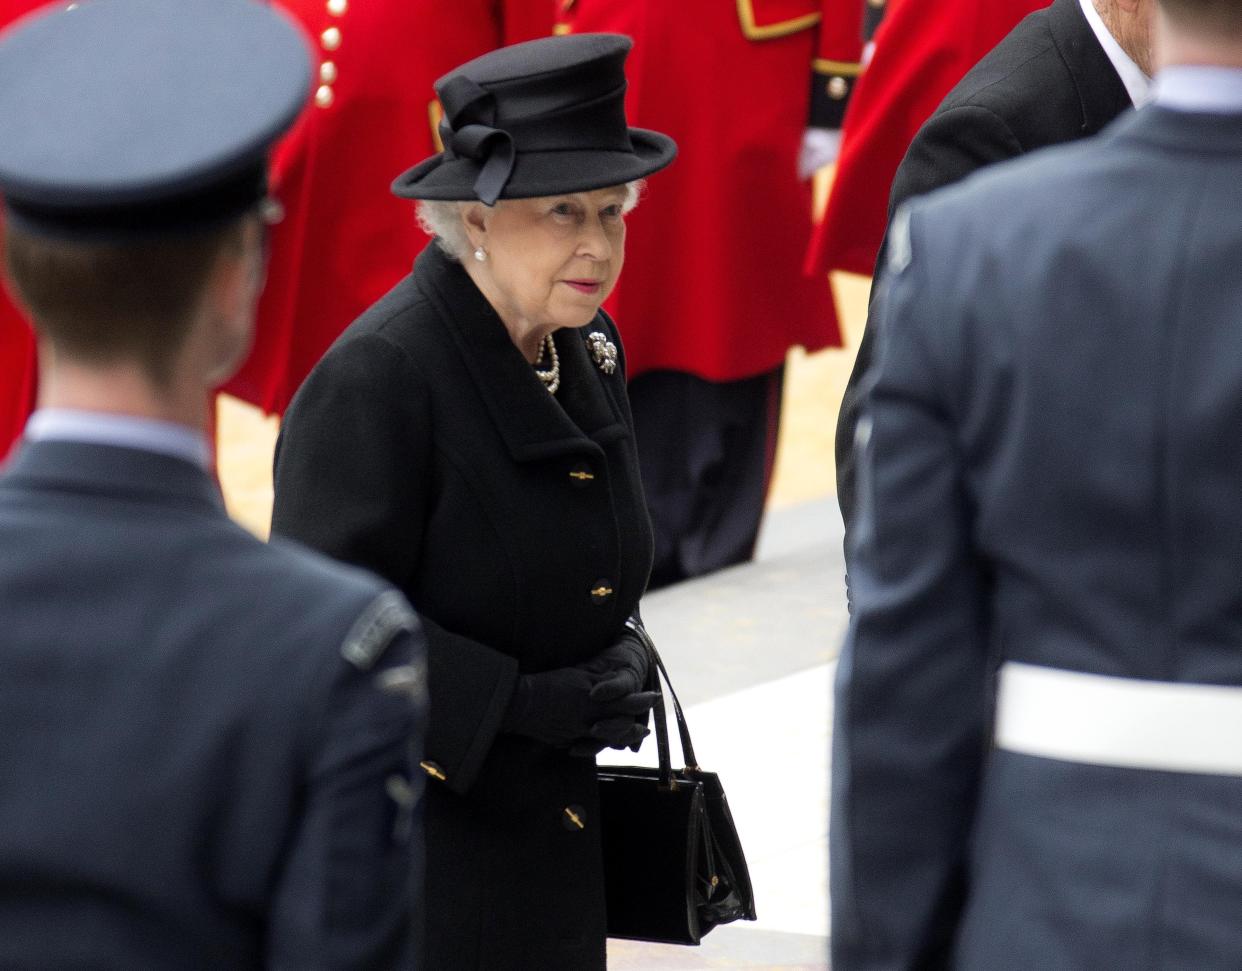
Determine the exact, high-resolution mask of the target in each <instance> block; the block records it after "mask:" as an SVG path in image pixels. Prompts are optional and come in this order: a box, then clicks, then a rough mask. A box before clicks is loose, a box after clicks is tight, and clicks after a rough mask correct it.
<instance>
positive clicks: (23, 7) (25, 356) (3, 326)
mask: <svg viewBox="0 0 1242 971" xmlns="http://www.w3.org/2000/svg"><path fill="white" fill-rule="evenodd" d="M43 3H44V0H0V30H3V29H4V28H5V27H7V26H8V25H9V24H11V23H12V22H13V21H15V20H17V18H18V17H21V16H24V15H25V14H27V13H29V12H30V11H32V10H35V9H37V8H39V7H41V6H43ZM2 230H3V222H2V220H0V231H2ZM37 384H38V368H37V361H36V359H35V338H34V332H33V331H32V330H31V329H30V324H29V323H28V322H27V320H26V317H25V315H24V314H23V313H22V312H21V311H19V310H18V309H17V306H16V304H15V303H14V302H13V299H12V297H10V296H9V294H8V292H7V291H6V290H5V288H4V284H3V282H2V281H0V461H2V460H3V459H4V458H5V456H6V455H8V453H9V451H10V450H11V449H12V447H13V445H14V443H15V442H16V441H17V439H18V438H20V437H21V434H22V430H23V429H24V428H25V427H26V419H27V418H28V417H29V416H30V412H31V411H33V410H34V404H35V389H36V387H37Z"/></svg>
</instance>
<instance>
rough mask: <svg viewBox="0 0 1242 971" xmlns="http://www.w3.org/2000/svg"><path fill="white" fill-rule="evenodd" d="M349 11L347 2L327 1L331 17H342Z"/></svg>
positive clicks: (347, 0)
mask: <svg viewBox="0 0 1242 971" xmlns="http://www.w3.org/2000/svg"><path fill="white" fill-rule="evenodd" d="M348 9H349V0H328V13H330V14H332V16H333V17H343V16H344V15H345V11H346V10H348Z"/></svg>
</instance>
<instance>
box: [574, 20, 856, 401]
mask: <svg viewBox="0 0 1242 971" xmlns="http://www.w3.org/2000/svg"><path fill="white" fill-rule="evenodd" d="M567 6H568V8H569V9H568V10H566V12H565V13H564V14H563V23H562V26H561V29H562V30H572V31H574V32H575V33H585V32H595V31H608V32H615V33H621V34H628V35H629V36H631V37H633V38H634V50H633V53H632V54H631V56H630V59H629V64H628V70H627V74H628V77H629V81H630V88H629V94H628V97H627V114H628V116H629V121H630V124H632V125H636V126H638V127H641V128H652V129H655V130H656V131H661V132H664V133H666V134H668V135H671V136H672V137H673V138H674V139H676V141H677V144H678V148H679V156H678V159H677V161H676V162H674V164H673V165H672V166H671V167H670V168H669V169H668V170H666V171H665V172H662V173H661V174H660V176H659V177H658V178H655V179H652V180H651V183H650V185H649V187H648V190H647V193H646V198H645V199H644V201H643V202H642V204H641V205H640V206H639V207H638V209H637V210H635V212H634V213H633V214H632V215H631V216H630V217H629V218H628V221H627V222H628V234H629V235H628V242H627V245H626V264H625V270H624V272H623V273H622V275H621V280H620V282H619V284H618V285H617V288H616V290H615V291H614V293H613V295H612V297H611V298H610V300H609V303H608V309H609V310H610V311H611V312H612V313H613V314H614V316H615V317H616V319H617V322H618V325H619V326H620V328H621V332H622V334H623V336H624V337H625V347H626V356H627V360H628V367H629V374H630V377H631V378H633V377H636V376H638V375H641V374H642V373H643V372H646V371H653V370H660V369H666V370H673V371H682V372H688V373H691V374H694V375H697V376H699V377H701V378H704V379H707V380H710V381H733V380H737V379H741V378H746V377H750V376H753V375H757V374H761V373H765V372H769V371H771V370H773V369H774V368H776V367H777V366H779V365H780V364H781V363H782V362H783V361H784V360H785V355H786V352H787V351H788V349H789V348H790V347H791V346H793V345H798V344H800V345H803V346H805V347H806V348H807V349H808V350H815V349H817V348H821V347H826V346H830V345H837V344H839V343H840V332H839V329H838V326H837V320H836V316H835V313H834V310H833V305H832V299H831V295H830V293H829V290H828V288H827V286H826V285H825V284H824V281H822V280H808V279H806V278H805V277H803V276H802V275H801V265H802V259H803V256H804V253H805V249H806V245H807V243H808V241H809V238H810V232H811V217H810V207H811V197H810V185H809V183H807V182H801V181H799V180H798V178H797V155H798V149H799V146H800V144H801V140H802V135H803V132H804V130H805V129H806V127H807V124H808V115H809V112H808V108H809V106H810V101H811V98H810V92H811V84H810V83H809V82H808V78H809V77H810V75H811V71H810V69H811V68H812V66H813V64H814V65H815V66H817V67H819V68H820V69H821V73H820V79H821V80H822V82H823V87H824V89H825V91H826V88H827V85H828V84H830V83H831V84H832V90H833V94H831V95H829V96H828V99H827V100H829V101H837V102H842V101H844V98H845V96H846V95H847V94H848V90H849V86H850V84H851V83H852V78H853V76H854V75H855V74H856V73H857V62H858V60H859V55H860V53H861V19H862V7H861V4H860V2H859V0H740V2H736V3H734V2H722V0H680V2H677V3H669V2H668V0H576V2H570V3H569V4H567ZM817 60H818V63H816V62H817ZM829 79H831V81H830V80H829ZM817 83H818V82H817ZM819 123H820V124H831V121H823V122H819Z"/></svg>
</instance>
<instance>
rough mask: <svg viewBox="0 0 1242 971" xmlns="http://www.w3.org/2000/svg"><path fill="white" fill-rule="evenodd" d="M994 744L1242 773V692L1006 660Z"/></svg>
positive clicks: (1054, 754)
mask: <svg viewBox="0 0 1242 971" xmlns="http://www.w3.org/2000/svg"><path fill="white" fill-rule="evenodd" d="M996 746H997V747H998V748H1002V749H1006V750H1007V751H1010V752H1022V753H1024V754H1026V755H1040V756H1043V757H1045V758H1050V759H1065V760H1068V761H1070V762H1087V763H1091V764H1093V765H1114V766H1121V767H1123V768H1132V769H1159V770H1164V771H1170V772H1200V773H1210V774H1214V775H1242V688H1235V687H1230V686H1224V685H1214V684H1182V683H1178V682H1173V681H1143V680H1139V679H1137V678H1114V677H1108V676H1105V675H1100V674H1082V673H1080V672H1078V671H1063V670H1060V669H1058V668H1045V667H1037V666H1035V665H1032V664H1021V663H1018V662H1016V661H1008V662H1006V663H1005V664H1004V665H1002V666H1001V670H1000V682H999V686H998V695H997V702H996Z"/></svg>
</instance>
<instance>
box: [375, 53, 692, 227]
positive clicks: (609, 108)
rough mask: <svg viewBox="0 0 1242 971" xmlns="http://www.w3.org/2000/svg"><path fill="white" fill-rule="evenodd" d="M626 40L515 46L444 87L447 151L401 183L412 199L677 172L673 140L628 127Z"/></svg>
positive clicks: (489, 196) (539, 191)
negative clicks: (671, 168) (669, 168)
mask: <svg viewBox="0 0 1242 971" xmlns="http://www.w3.org/2000/svg"><path fill="white" fill-rule="evenodd" d="M631 46H632V42H631V41H630V39H629V38H628V37H622V36H621V35H619V34H571V35H567V36H563V37H547V38H544V39H543V40H534V41H529V42H527V43H525V44H515V45H513V46H512V47H504V48H501V49H500V50H497V51H493V52H491V53H490V54H484V55H483V56H482V57H478V58H475V59H474V60H473V61H470V62H468V63H466V64H463V65H462V66H461V67H459V68H457V70H455V71H452V72H450V73H449V74H446V75H445V76H444V77H442V78H441V79H440V80H439V81H437V82H436V93H437V94H438V95H439V96H440V104H441V106H442V107H443V109H444V120H443V121H442V122H441V123H440V138H441V140H442V141H443V143H444V151H443V152H441V153H440V154H439V155H433V156H432V157H431V158H429V159H426V160H425V161H423V162H420V163H419V164H418V165H416V166H414V167H413V168H412V169H410V170H409V171H407V172H405V173H403V174H402V175H401V176H399V177H398V178H397V180H396V181H395V182H393V184H392V191H393V192H394V193H395V194H396V195H398V196H402V197H404V198H406V199H446V200H448V199H456V200H474V199H478V200H480V201H482V202H484V203H486V204H487V205H489V206H490V205H494V204H495V202H496V200H497V199H526V198H531V197H533V196H552V195H562V194H564V193H567V192H587V191H590V190H591V189H603V188H607V187H609V186H614V185H622V184H624V183H626V182H630V181H632V180H633V179H639V178H642V177H643V176H646V175H650V174H651V173H652V172H655V171H658V170H659V169H662V168H664V167H665V166H666V165H668V164H669V163H670V162H671V161H672V160H673V158H674V156H676V154H677V146H676V145H675V144H674V142H673V140H672V139H671V138H669V137H668V136H667V135H661V134H660V133H659V132H654V131H647V130H645V129H642V128H630V127H629V126H628V125H627V124H626V121H625V88H626V82H625V57H626V55H627V54H628V53H629V51H630V47H631Z"/></svg>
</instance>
